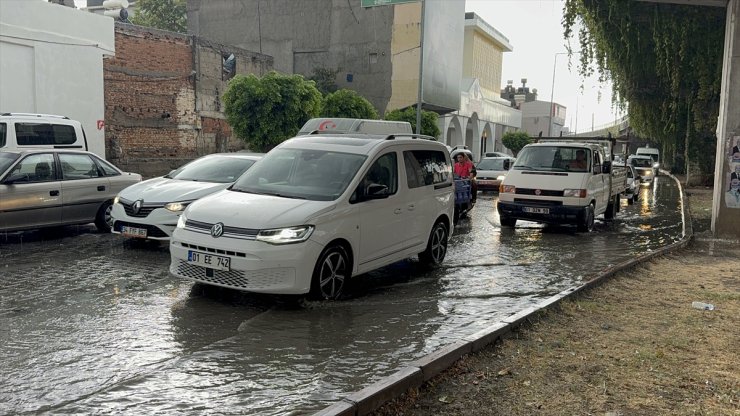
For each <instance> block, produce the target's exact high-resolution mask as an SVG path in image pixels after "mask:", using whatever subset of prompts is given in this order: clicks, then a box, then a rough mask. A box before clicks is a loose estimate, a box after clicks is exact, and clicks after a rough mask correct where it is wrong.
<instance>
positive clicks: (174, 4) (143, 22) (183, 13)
mask: <svg viewBox="0 0 740 416" xmlns="http://www.w3.org/2000/svg"><path fill="white" fill-rule="evenodd" d="M131 23H133V24H135V25H139V26H146V27H153V28H156V29H162V30H169V31H172V32H179V33H187V31H188V15H187V0H137V1H136V14H135V15H134V17H133V18H131Z"/></svg>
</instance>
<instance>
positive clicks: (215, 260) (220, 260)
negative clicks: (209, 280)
mask: <svg viewBox="0 0 740 416" xmlns="http://www.w3.org/2000/svg"><path fill="white" fill-rule="evenodd" d="M188 263H190V264H195V265H198V266H202V267H205V268H208V269H216V270H231V259H230V258H229V257H222V256H214V255H212V254H206V253H200V252H197V251H188Z"/></svg>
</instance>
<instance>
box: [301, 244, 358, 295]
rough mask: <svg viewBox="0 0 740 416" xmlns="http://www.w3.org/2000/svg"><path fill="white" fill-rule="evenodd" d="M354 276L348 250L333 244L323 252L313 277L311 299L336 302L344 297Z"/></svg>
mask: <svg viewBox="0 0 740 416" xmlns="http://www.w3.org/2000/svg"><path fill="white" fill-rule="evenodd" d="M351 274H352V265H351V264H350V262H349V255H348V254H347V250H346V249H345V248H344V247H343V246H342V245H340V244H331V245H329V246H328V247H326V248H325V249H324V251H322V252H321V255H320V256H319V259H318V260H317V261H316V266H314V269H313V276H312V277H311V292H310V293H309V297H310V298H311V299H316V300H336V299H339V297H340V296H342V292H343V290H344V288H345V286H346V285H347V281H348V280H349V278H350V276H351Z"/></svg>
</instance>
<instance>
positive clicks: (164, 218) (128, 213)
mask: <svg viewBox="0 0 740 416" xmlns="http://www.w3.org/2000/svg"><path fill="white" fill-rule="evenodd" d="M261 158H262V154H254V153H253V154H247V153H214V154H210V155H206V156H203V157H201V158H198V159H195V160H193V161H192V162H190V163H187V164H185V165H183V166H182V167H180V168H178V169H175V170H173V171H172V172H170V173H168V174H167V175H165V176H161V177H158V178H154V179H149V180H146V181H144V182H140V183H137V184H135V185H133V186H129V187H128V188H126V189H124V190H122V191H121V192H120V193H119V194H118V195H117V196H116V198H115V199H114V201H113V210H112V212H111V216H112V217H113V227H112V229H111V231H112V232H113V233H115V234H121V235H123V236H124V237H132V238H143V239H150V240H169V238H170V236H172V231H173V230H174V229H175V226H176V225H177V220H178V218H179V217H180V214H181V213H182V211H183V210H184V209H185V208H186V207H187V206H188V205H189V204H190V203H192V202H193V201H195V200H197V199H199V198H203V197H204V196H206V195H210V194H212V193H215V192H218V191H221V190H223V189H226V188H227V187H229V186H231V184H233V183H234V181H236V180H237V179H238V178H239V177H240V176H241V175H242V174H243V173H244V172H246V170H247V169H249V168H250V167H251V166H252V165H253V164H254V163H255V162H256V161H258V160H259V159H261Z"/></svg>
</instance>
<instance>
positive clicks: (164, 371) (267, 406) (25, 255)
mask: <svg viewBox="0 0 740 416" xmlns="http://www.w3.org/2000/svg"><path fill="white" fill-rule="evenodd" d="M680 199H681V198H680V192H679V189H678V187H677V185H676V184H675V182H674V181H673V180H672V179H670V178H668V177H665V176H661V177H659V178H657V179H656V182H655V183H654V185H653V186H652V187H643V188H642V189H641V194H640V199H639V200H638V201H637V202H635V204H634V205H627V203H626V201H625V200H623V201H622V203H623V205H622V212H620V213H619V215H618V216H617V219H616V220H615V221H613V222H609V223H606V222H604V221H600V220H598V219H597V222H596V226H595V229H594V231H593V232H592V233H590V234H581V233H576V232H575V228H560V227H546V226H542V225H539V224H534V223H529V222H524V221H520V222H518V223H517V226H516V228H513V229H512V228H501V227H500V225H499V219H498V214H497V213H496V210H495V203H496V196H495V195H481V196H480V197H479V198H478V204H477V205H476V207H475V208H474V209H473V211H472V212H471V215H470V218H468V219H464V220H462V221H461V222H460V223H459V224H458V226H457V227H456V229H455V234H454V235H453V237H452V239H451V240H450V242H449V252H448V255H447V259H446V260H445V263H444V266H443V267H442V268H440V269H437V270H435V271H433V272H425V271H423V270H421V269H420V268H419V267H417V264H416V262H415V261H406V262H401V263H398V264H395V265H392V266H390V267H387V268H384V269H382V270H380V271H377V272H373V273H370V274H367V275H363V276H358V277H357V278H356V279H355V282H354V284H353V286H352V287H351V288H350V293H349V294H348V296H347V299H345V300H343V301H339V302H305V301H303V300H301V299H296V298H286V297H272V296H257V295H251V294H245V293H239V292H233V291H229V290H221V289H218V288H208V287H203V286H199V285H195V286H194V285H193V284H192V283H190V282H187V281H182V280H177V279H175V278H172V277H170V276H169V275H168V273H167V267H168V264H169V253H168V249H167V246H166V245H156V244H149V243H142V242H138V241H126V240H124V239H122V238H120V237H119V236H117V235H107V234H106V235H103V234H96V233H94V227H92V226H89V227H88V226H85V227H67V228H65V229H63V230H61V231H57V234H54V232H49V231H46V232H43V233H42V232H29V233H22V234H18V233H16V234H8V235H0V278H1V279H2V283H3V284H2V287H1V288H0V354H1V355H2V357H3V365H2V367H0V413H2V414H24V413H28V414H38V413H42V414H43V413H50V414H92V413H96V414H132V415H133V414H204V413H210V414H213V413H216V414H265V415H278V414H281V415H284V414H308V413H311V412H313V411H316V410H320V409H322V408H323V407H325V406H327V405H329V404H331V403H333V402H335V401H337V400H339V399H340V398H341V397H343V396H344V395H346V394H348V393H350V392H354V391H357V390H359V389H361V388H362V387H364V386H366V385H368V384H370V383H371V382H373V381H375V380H377V379H379V378H381V377H383V376H386V375H388V374H390V373H393V372H394V371H395V370H396V369H397V368H398V367H400V366H403V365H404V364H405V363H408V362H410V361H413V360H415V359H417V358H419V357H421V356H423V355H425V354H427V353H430V352H432V351H434V350H435V349H437V348H439V347H440V346H443V345H446V344H450V343H452V342H454V341H456V340H457V339H459V338H460V337H462V336H465V335H469V334H473V333H475V332H477V331H478V330H480V329H483V328H485V327H486V326H489V325H490V324H492V323H495V322H497V321H499V320H500V319H502V318H504V317H506V316H508V315H510V314H512V313H514V312H516V311H519V310H521V309H524V308H525V307H527V306H529V305H532V304H534V303H536V302H537V301H540V300H542V299H544V298H547V297H549V296H551V295H553V294H555V293H558V292H560V291H562V290H564V289H566V288H568V287H571V286H573V285H575V284H578V283H580V282H582V281H584V280H589V279H591V278H592V277H594V276H596V275H598V274H599V273H600V271H602V270H604V269H606V268H608V267H610V266H611V265H614V264H616V263H620V262H623V261H625V260H627V259H629V258H632V257H634V256H636V255H639V254H643V253H646V252H649V251H651V250H655V249H657V248H659V247H662V246H664V245H667V244H670V243H673V242H675V241H678V240H680V239H681V238H682V236H683V229H684V224H683V222H682V221H683V218H682V210H681V202H680ZM70 234H71V235H70Z"/></svg>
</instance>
